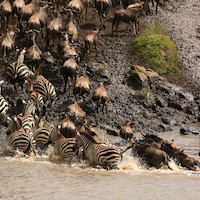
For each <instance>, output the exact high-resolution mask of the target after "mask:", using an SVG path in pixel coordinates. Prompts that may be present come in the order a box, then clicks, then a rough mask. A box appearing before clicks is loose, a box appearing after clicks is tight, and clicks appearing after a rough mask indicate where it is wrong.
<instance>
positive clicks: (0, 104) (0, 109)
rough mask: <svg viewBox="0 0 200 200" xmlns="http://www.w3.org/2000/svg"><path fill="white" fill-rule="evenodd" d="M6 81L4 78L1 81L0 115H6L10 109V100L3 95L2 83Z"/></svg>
mask: <svg viewBox="0 0 200 200" xmlns="http://www.w3.org/2000/svg"><path fill="white" fill-rule="evenodd" d="M3 83H4V80H2V81H0V116H1V117H4V116H5V115H6V114H7V111H8V102H7V101H6V100H5V99H4V97H3V96H2V95H1V85H2V84H3Z"/></svg>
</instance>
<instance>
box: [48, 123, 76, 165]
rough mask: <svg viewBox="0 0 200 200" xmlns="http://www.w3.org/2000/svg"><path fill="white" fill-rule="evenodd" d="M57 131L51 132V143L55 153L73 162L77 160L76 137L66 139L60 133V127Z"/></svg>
mask: <svg viewBox="0 0 200 200" xmlns="http://www.w3.org/2000/svg"><path fill="white" fill-rule="evenodd" d="M56 127H57V129H56V131H53V132H51V136H50V141H51V142H52V144H53V146H54V149H55V152H56V153H57V154H58V155H59V156H61V157H62V158H65V159H67V160H68V161H69V162H71V161H72V160H73V159H76V150H75V149H74V148H73V147H74V145H75V144H76V139H77V138H76V137H71V138H66V137H64V136H63V135H62V134H61V133H60V126H58V125H56Z"/></svg>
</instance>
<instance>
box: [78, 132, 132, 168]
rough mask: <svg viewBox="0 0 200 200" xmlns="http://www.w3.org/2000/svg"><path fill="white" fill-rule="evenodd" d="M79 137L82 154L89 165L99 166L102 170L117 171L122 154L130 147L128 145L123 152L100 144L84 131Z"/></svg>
mask: <svg viewBox="0 0 200 200" xmlns="http://www.w3.org/2000/svg"><path fill="white" fill-rule="evenodd" d="M79 135H80V136H79V138H80V141H81V144H82V146H83V150H84V153H85V155H86V158H87V159H88V160H89V163H90V165H91V166H96V165H99V166H102V167H103V168H104V169H119V168H118V163H119V162H120V161H121V160H122V156H123V153H124V152H125V151H126V150H128V149H129V148H131V147H132V145H130V146H127V147H126V149H125V150H122V149H120V148H117V147H110V146H107V145H105V144H100V143H98V142H97V141H96V140H95V139H94V138H93V136H92V135H90V134H89V133H87V132H85V131H80V132H79Z"/></svg>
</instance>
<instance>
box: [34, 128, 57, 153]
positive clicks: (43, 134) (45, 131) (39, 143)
mask: <svg viewBox="0 0 200 200" xmlns="http://www.w3.org/2000/svg"><path fill="white" fill-rule="evenodd" d="M54 131H57V128H56V127H48V126H45V127H40V128H38V129H37V130H36V132H35V133H34V140H35V142H36V147H39V148H40V149H41V150H43V149H44V148H45V147H47V145H48V144H51V141H50V136H51V134H52V132H54Z"/></svg>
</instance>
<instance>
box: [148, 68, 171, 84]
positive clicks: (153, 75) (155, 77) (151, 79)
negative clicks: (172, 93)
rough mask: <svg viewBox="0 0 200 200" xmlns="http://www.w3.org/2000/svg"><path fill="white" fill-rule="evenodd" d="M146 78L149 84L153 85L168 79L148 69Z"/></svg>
mask: <svg viewBox="0 0 200 200" xmlns="http://www.w3.org/2000/svg"><path fill="white" fill-rule="evenodd" d="M145 74H146V76H147V77H148V79H149V82H150V83H152V84H155V83H157V82H158V81H166V80H167V79H166V78H163V77H162V76H160V75H159V74H158V73H157V72H155V71H153V70H152V69H147V70H146V73H145Z"/></svg>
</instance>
